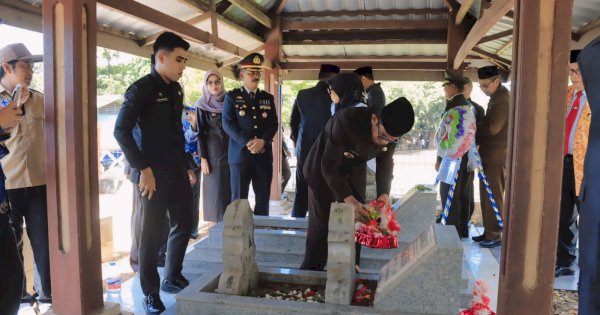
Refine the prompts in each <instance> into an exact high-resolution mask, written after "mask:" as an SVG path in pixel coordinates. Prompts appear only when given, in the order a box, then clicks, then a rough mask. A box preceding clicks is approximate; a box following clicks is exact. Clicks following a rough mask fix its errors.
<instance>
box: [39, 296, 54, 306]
mask: <svg viewBox="0 0 600 315" xmlns="http://www.w3.org/2000/svg"><path fill="white" fill-rule="evenodd" d="M37 300H38V302H40V303H42V304H52V297H51V296H38V297H37Z"/></svg>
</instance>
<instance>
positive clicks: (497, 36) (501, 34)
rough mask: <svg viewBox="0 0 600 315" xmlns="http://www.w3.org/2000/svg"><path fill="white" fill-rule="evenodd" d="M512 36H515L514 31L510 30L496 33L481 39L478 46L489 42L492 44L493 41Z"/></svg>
mask: <svg viewBox="0 0 600 315" xmlns="http://www.w3.org/2000/svg"><path fill="white" fill-rule="evenodd" d="M512 34H513V30H512V29H510V30H506V31H502V32H499V33H496V34H492V35H488V36H484V37H482V38H481V40H479V42H477V45H479V44H483V43H487V42H491V41H493V40H496V39H500V38H504V37H507V36H512Z"/></svg>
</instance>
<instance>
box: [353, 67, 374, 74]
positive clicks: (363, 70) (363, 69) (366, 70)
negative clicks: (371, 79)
mask: <svg viewBox="0 0 600 315" xmlns="http://www.w3.org/2000/svg"><path fill="white" fill-rule="evenodd" d="M354 73H356V74H358V75H365V74H369V73H373V68H372V67H360V68H358V69H356V70H354Z"/></svg>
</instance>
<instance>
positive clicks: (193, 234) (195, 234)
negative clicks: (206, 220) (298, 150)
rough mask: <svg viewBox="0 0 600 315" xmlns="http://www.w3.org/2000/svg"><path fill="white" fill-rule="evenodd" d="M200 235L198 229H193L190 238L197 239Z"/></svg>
mask: <svg viewBox="0 0 600 315" xmlns="http://www.w3.org/2000/svg"><path fill="white" fill-rule="evenodd" d="M199 236H200V235H199V234H198V230H195V231H192V234H190V238H191V239H194V240H195V239H197V238H198V237H199Z"/></svg>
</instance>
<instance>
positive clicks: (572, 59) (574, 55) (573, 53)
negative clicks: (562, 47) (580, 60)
mask: <svg viewBox="0 0 600 315" xmlns="http://www.w3.org/2000/svg"><path fill="white" fill-rule="evenodd" d="M580 52H581V49H573V50H571V57H570V58H569V63H576V62H577V57H579V53H580Z"/></svg>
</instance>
